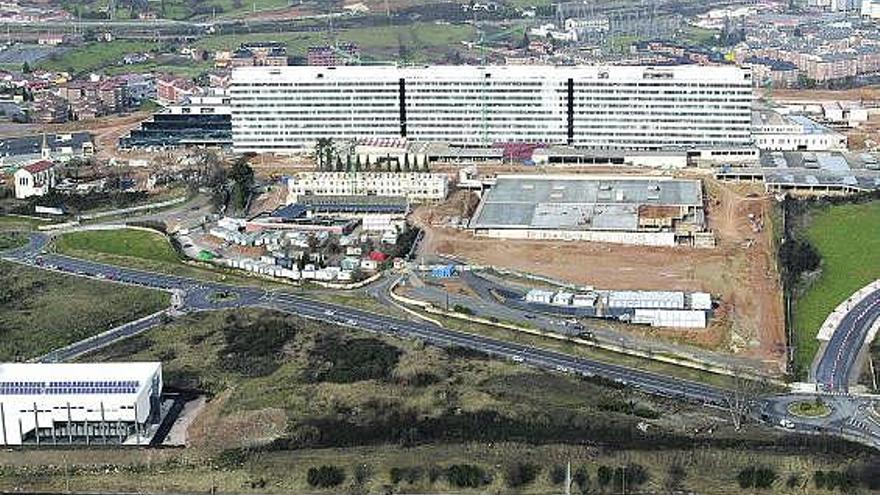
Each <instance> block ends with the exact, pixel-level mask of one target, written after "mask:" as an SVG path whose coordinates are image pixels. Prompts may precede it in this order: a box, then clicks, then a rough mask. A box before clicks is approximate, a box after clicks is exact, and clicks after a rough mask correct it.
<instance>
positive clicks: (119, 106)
mask: <svg viewBox="0 0 880 495" xmlns="http://www.w3.org/2000/svg"><path fill="white" fill-rule="evenodd" d="M156 84H157V83H156V78H154V77H153V76H152V75H142V74H125V75H120V76H112V77H105V76H98V75H91V76H89V77H88V78H85V79H72V78H71V77H70V75H69V74H66V73H55V72H47V71H35V72H33V73H30V74H18V73H11V72H7V73H0V94H2V95H5V97H4V98H3V99H2V102H3V103H4V104H5V105H15V106H16V107H17V108H18V112H15V113H17V114H20V115H23V116H25V117H26V118H27V119H28V120H30V121H31V122H36V123H42V124H58V123H64V122H67V121H69V120H77V119H88V118H95V117H100V116H104V115H110V114H119V113H124V112H127V111H129V110H131V109H133V108H136V107H137V106H138V105H140V104H141V103H143V102H145V101H148V100H152V99H154V98H155V97H156ZM4 113H5V114H7V115H8V114H10V112H9V111H8V110H6V109H4Z"/></svg>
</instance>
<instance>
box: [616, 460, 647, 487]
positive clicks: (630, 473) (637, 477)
mask: <svg viewBox="0 0 880 495" xmlns="http://www.w3.org/2000/svg"><path fill="white" fill-rule="evenodd" d="M613 482H614V489H615V490H616V491H623V490H624V489H626V488H630V487H636V486H640V485H644V484H645V483H647V482H648V471H647V470H646V469H645V468H644V467H643V466H641V465H640V464H629V465H627V466H623V467H619V468H617V469H615V470H614V476H613Z"/></svg>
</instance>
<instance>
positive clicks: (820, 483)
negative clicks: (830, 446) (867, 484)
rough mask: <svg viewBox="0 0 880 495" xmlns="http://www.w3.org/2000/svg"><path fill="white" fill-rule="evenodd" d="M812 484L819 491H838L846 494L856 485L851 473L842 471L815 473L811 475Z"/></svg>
mask: <svg viewBox="0 0 880 495" xmlns="http://www.w3.org/2000/svg"><path fill="white" fill-rule="evenodd" d="M813 483H814V484H815V485H816V488H818V489H820V490H822V489H824V490H840V491H841V492H846V493H848V492H850V491H852V489H853V488H855V486H856V484H857V483H856V477H855V475H853V473H850V472H842V471H816V472H815V473H813Z"/></svg>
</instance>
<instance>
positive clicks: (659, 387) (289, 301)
mask: <svg viewBox="0 0 880 495" xmlns="http://www.w3.org/2000/svg"><path fill="white" fill-rule="evenodd" d="M48 240H49V239H48V237H47V236H45V235H42V234H35V235H33V236H32V238H31V243H30V244H29V245H28V246H27V247H26V248H23V249H19V250H15V251H12V252H9V253H7V255H6V256H5V258H6V259H9V260H11V261H16V262H20V263H27V264H31V265H34V266H38V267H42V268H44V269H50V270H56V271H60V272H66V273H71V274H74V275H78V276H84V277H90V278H99V279H105V280H110V281H114V282H119V283H126V284H132V285H138V286H142V287H149V288H154V289H161V290H166V291H172V290H179V291H183V292H184V293H185V296H184V304H183V306H184V308H185V309H187V310H190V311H206V310H216V309H223V308H236V307H263V308H269V309H275V310H278V311H282V312H285V313H289V314H294V315H297V316H302V317H306V318H312V319H317V320H321V321H327V322H334V323H337V324H339V325H342V326H347V327H351V328H358V329H362V330H366V331H372V332H377V333H383V334H386V335H393V336H397V337H404V338H414V339H419V340H422V341H425V342H427V343H430V344H434V345H438V346H443V347H450V346H460V347H466V348H469V349H473V350H477V351H481V352H485V353H486V354H489V355H493V356H496V357H501V358H506V359H510V360H512V361H514V362H517V363H522V364H526V365H530V366H534V367H537V368H543V369H548V370H554V371H559V372H566V373H576V374H580V375H583V376H600V377H603V378H606V379H609V380H614V381H617V382H619V383H623V384H627V385H630V386H632V387H635V388H638V389H640V390H642V391H644V392H647V393H651V394H656V395H661V396H664V397H670V398H679V399H686V400H690V401H695V402H698V403H705V404H711V405H715V406H721V407H723V406H724V405H725V403H726V394H727V393H726V391H724V390H723V389H720V388H717V387H713V386H710V385H706V384H703V383H698V382H693V381H688V380H683V379H680V378H674V377H667V376H663V375H659V374H656V373H651V372H647V371H642V370H638V369H632V368H627V367H624V366H619V365H615V364H609V363H604V362H599V361H593V360H589V359H584V358H580V357H575V356H571V355H568V354H564V353H560V352H556V351H550V350H546V349H540V348H536V347H531V346H526V345H522V344H516V343H511V342H505V341H501V340H497V339H491V338H488V337H483V336H480V335H474V334H470V333H465V332H460V331H454V330H449V329H446V328H442V327H438V326H436V325H432V324H430V323H426V322H421V321H418V322H417V321H406V320H403V319H399V318H393V317H390V316H387V315H381V314H377V313H372V312H369V311H364V310H360V309H356V308H351V307H347V306H343V305H338V304H332V303H327V302H323V301H317V300H313V299H308V298H306V297H302V296H298V295H294V294H291V293H287V292H277V291H267V290H264V289H259V288H253V287H239V286H233V285H227V284H219V283H213V282H204V281H200V280H194V279H190V278H186V277H180V276H176V275H167V274H161V273H153V272H147V271H143V270H135V269H130V268H122V267H117V266H113V265H107V264H103V263H97V262H93V261H86V260H81V259H77V258H71V257H68V256H62V255H56V254H40V251H41V250H42V249H43V248H44V247H45V244H46V243H47V242H48ZM220 293H223V294H225V295H228V296H230V297H223V298H216V297H212V296H213V295H216V294H220ZM138 330H139V327H138V326H134V327H132V329H131V335H135V334H136V333H137V332H138ZM141 331H142V330H141ZM114 338H115V339H118V338H120V335H115V336H114ZM100 344H101V343H100V342H97V343H96V346H95V348H96V349H97V348H100ZM83 351H84V349H81V348H79V349H77V352H78V353H79V354H82V353H83Z"/></svg>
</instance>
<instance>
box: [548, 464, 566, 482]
mask: <svg viewBox="0 0 880 495" xmlns="http://www.w3.org/2000/svg"><path fill="white" fill-rule="evenodd" d="M566 471H567V468H566V467H565V466H560V465H558V464H557V465H555V466H553V467H552V468H550V483H553V484H554V485H561V484H563V483H565V474H566Z"/></svg>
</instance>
